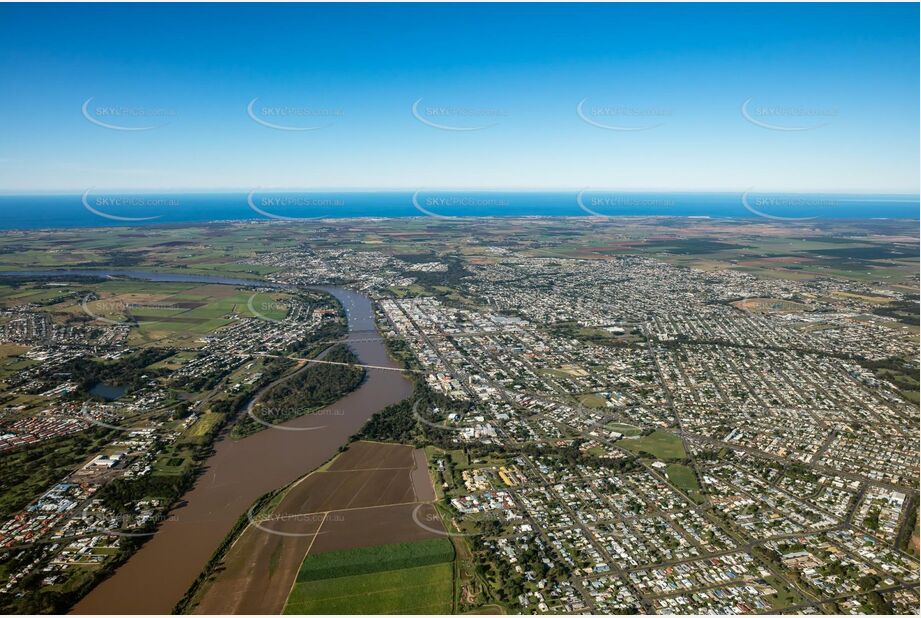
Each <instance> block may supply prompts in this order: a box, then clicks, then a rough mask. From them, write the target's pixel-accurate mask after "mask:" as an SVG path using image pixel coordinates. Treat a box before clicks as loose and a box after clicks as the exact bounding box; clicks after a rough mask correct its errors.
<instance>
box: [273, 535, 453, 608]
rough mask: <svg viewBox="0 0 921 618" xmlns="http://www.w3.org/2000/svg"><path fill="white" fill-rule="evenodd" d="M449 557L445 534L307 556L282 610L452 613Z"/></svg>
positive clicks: (451, 563) (449, 545)
mask: <svg viewBox="0 0 921 618" xmlns="http://www.w3.org/2000/svg"><path fill="white" fill-rule="evenodd" d="M453 562H454V546H453V544H452V543H451V541H449V540H448V539H446V538H437V539H426V540H424V541H414V542H410V543H395V544H391V545H378V546H374V547H361V548H356V549H347V550H341V551H333V552H327V553H321V554H313V555H308V556H307V558H306V559H305V560H304V563H303V564H302V565H301V570H300V571H299V572H298V575H297V581H296V583H295V585H294V587H293V588H292V589H291V594H290V595H289V597H288V601H287V603H286V605H285V610H284V613H285V614H359V613H363V614H385V613H402V614H407V613H432V614H445V613H451V611H452V608H453V595H454V579H453V578H454V565H453Z"/></svg>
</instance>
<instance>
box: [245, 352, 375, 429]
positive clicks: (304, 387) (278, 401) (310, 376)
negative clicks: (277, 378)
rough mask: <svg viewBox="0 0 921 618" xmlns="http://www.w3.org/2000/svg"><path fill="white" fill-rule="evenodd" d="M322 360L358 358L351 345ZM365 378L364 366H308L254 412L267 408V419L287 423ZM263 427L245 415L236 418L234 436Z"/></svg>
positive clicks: (268, 395)
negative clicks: (350, 348)
mask: <svg viewBox="0 0 921 618" xmlns="http://www.w3.org/2000/svg"><path fill="white" fill-rule="evenodd" d="M323 360H327V361H331V362H335V363H349V364H350V365H352V364H354V363H357V362H358V357H356V356H355V355H354V354H353V353H352V351H351V350H349V348H348V346H345V345H336V346H335V347H333V348H331V349H330V351H329V352H328V353H327V354H326V356H324V357H323ZM364 378H365V370H364V369H363V368H361V367H356V366H346V365H328V364H325V363H323V364H315V365H308V366H307V367H306V368H304V369H302V370H301V371H300V372H298V373H297V374H295V375H293V376H292V377H291V378H289V379H287V380H285V381H283V382H280V383H279V384H277V385H276V386H274V387H273V388H272V389H271V390H270V391H268V392H267V393H266V394H265V395H264V396H263V399H262V401H261V402H260V404H259V406H258V407H257V408H256V410H255V414H256V415H257V416H260V412H261V411H268V412H270V413H269V414H264V415H261V416H264V420H265V421H266V422H268V423H272V424H278V423H284V422H285V421H289V420H291V419H292V418H297V417H298V416H303V415H304V414H309V413H310V412H314V411H316V410H318V409H320V408H322V407H324V406H327V405H329V404H331V403H333V402H335V401H336V400H338V399H339V398H341V397H342V396H343V395H346V394H347V393H350V392H352V391H353V390H355V389H356V388H358V386H359V385H360V384H361V383H362V381H363V380H364ZM264 428H265V425H263V424H262V423H258V422H256V421H255V420H254V419H253V418H252V417H250V416H249V415H246V416H241V417H240V419H239V420H238V421H237V424H236V426H235V427H234V431H233V433H234V436H235V437H243V436H247V435H249V434H252V433H255V432H257V431H260V430H262V429H264Z"/></svg>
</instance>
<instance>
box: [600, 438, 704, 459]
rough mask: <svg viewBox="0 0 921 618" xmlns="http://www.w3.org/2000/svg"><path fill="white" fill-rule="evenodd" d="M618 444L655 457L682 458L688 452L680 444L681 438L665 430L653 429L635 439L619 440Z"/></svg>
mask: <svg viewBox="0 0 921 618" xmlns="http://www.w3.org/2000/svg"><path fill="white" fill-rule="evenodd" d="M617 445H618V446H622V447H623V448H625V449H627V450H630V451H633V452H634V453H637V454H640V455H642V454H648V455H651V456H652V457H655V458H656V459H666V460H667V459H684V458H685V457H687V456H688V454H687V453H686V452H685V450H684V445H683V444H681V438H679V437H678V436H676V435H675V434H672V433H668V432H667V431H654V432H652V433H651V434H649V435H648V436H643V437H642V438H636V439H635V440H620V441H618V442H617Z"/></svg>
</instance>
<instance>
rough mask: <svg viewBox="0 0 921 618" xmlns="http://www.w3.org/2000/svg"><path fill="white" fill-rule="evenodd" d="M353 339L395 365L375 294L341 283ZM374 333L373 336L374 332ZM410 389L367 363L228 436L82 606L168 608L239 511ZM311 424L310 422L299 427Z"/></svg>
mask: <svg viewBox="0 0 921 618" xmlns="http://www.w3.org/2000/svg"><path fill="white" fill-rule="evenodd" d="M323 289H324V290H326V291H327V292H329V293H330V294H332V295H333V296H335V297H336V298H338V299H339V301H340V302H341V303H342V305H343V307H344V308H345V310H346V314H347V315H348V320H349V339H350V340H351V341H350V343H349V345H350V347H351V348H352V350H353V351H354V352H355V354H356V355H357V356H358V357H359V359H361V362H362V363H364V364H368V365H381V366H389V367H397V366H398V365H397V364H396V363H394V361H393V360H391V359H390V357H389V356H388V355H387V351H386V349H385V348H384V345H383V343H382V342H381V341H380V340H378V339H374V338H375V337H378V336H379V335H378V333H377V329H376V327H375V324H374V315H373V310H372V307H371V302H370V300H369V299H368V298H367V297H366V296H364V295H363V294H359V293H357V292H353V291H350V290H345V289H341V288H323ZM369 339H370V340H369ZM411 391H412V387H411V384H410V382H409V381H408V380H407V379H406V378H405V377H404V376H403V374H402V373H400V372H397V371H386V370H379V369H368V370H367V378H366V379H365V381H364V382H363V383H362V384H361V386H360V387H359V388H358V389H357V390H355V391H353V392H352V393H350V394H349V395H346V396H345V397H343V398H342V399H340V400H339V401H337V402H336V403H334V404H332V405H331V406H329V407H328V408H324V409H323V410H321V411H319V412H318V413H315V414H311V415H307V416H303V417H300V418H297V419H294V420H292V421H289V422H287V423H285V424H284V425H283V426H282V427H284V428H286V429H287V430H285V429H278V428H267V429H265V430H263V431H260V432H258V433H256V434H253V435H251V436H248V437H247V438H244V439H242V440H231V439H229V438H227V437H223V438H222V439H220V440H219V441H218V442H217V443H216V444H215V453H214V454H213V455H212V456H211V457H210V458H209V459H208V460H207V462H206V463H205V469H204V472H203V473H202V475H201V476H200V477H199V478H198V480H197V482H196V483H195V485H194V487H193V488H192V489H191V490H190V491H189V492H188V493H187V494H186V495H185V496H183V499H182V501H181V502H180V506H179V507H177V508H176V509H174V510H173V511H172V513H171V517H169V518H168V520H167V521H165V522H164V523H163V524H162V526H161V527H160V529H159V530H158V531H157V533H156V534H155V535H154V536H153V538H151V539H150V540H149V541H147V543H145V544H144V546H143V547H141V549H140V550H138V551H137V552H136V553H135V554H134V555H133V556H131V558H130V559H129V560H128V561H127V562H126V563H125V564H123V565H122V566H121V567H120V568H119V569H118V570H117V571H116V572H115V573H114V574H113V575H112V576H111V577H110V578H108V579H106V580H105V581H103V582H102V583H101V584H99V585H98V586H96V588H94V589H93V590H92V591H91V592H90V593H89V594H88V595H87V596H86V597H84V598H83V600H81V601H80V602H79V603H78V604H77V605H76V607H75V608H74V610H73V612H74V613H77V614H168V613H170V611H171V610H172V609H173V607H174V606H175V605H176V603H177V602H178V601H179V599H180V598H182V596H183V595H184V594H185V592H186V590H188V588H189V586H191V584H192V582H194V581H195V578H196V577H198V575H199V573H200V572H201V571H202V569H203V568H204V566H205V564H206V563H207V562H208V560H209V559H210V558H211V555H212V554H213V553H214V551H215V549H217V547H218V545H220V543H221V541H222V540H223V539H224V537H225V536H226V534H227V533H228V532H229V531H230V529H231V528H232V527H233V525H234V523H236V521H237V519H238V518H239V517H240V516H241V515H242V514H243V513H244V512H245V511H246V509H248V508H249V507H250V506H251V505H252V503H253V501H254V500H256V498H258V497H259V496H261V495H263V494H265V493H267V492H269V491H272V490H273V489H277V488H279V487H282V486H284V485H287V484H288V483H291V482H292V481H294V480H296V479H297V478H299V477H301V476H303V475H304V474H306V473H307V472H310V471H311V470H313V469H314V468H316V467H318V466H319V465H321V464H322V463H324V462H325V461H326V460H327V459H329V458H330V457H332V456H333V455H334V454H335V453H336V451H337V450H338V448H339V447H340V446H342V445H344V444H346V443H347V442H348V439H349V437H350V436H352V435H353V434H354V433H355V432H357V431H358V429H359V428H360V427H361V426H362V425H363V424H364V422H365V421H366V420H368V418H370V417H371V415H372V414H374V413H375V412H377V411H378V410H381V409H382V408H384V407H386V406H388V405H390V404H392V403H396V402H398V401H401V400H403V399H405V398H406V397H408V396H409V395H410V393H411ZM302 428H312V429H310V430H300V431H299V430H298V429H302Z"/></svg>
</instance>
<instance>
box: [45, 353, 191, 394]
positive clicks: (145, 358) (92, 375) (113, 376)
mask: <svg viewBox="0 0 921 618" xmlns="http://www.w3.org/2000/svg"><path fill="white" fill-rule="evenodd" d="M175 353H176V350H174V349H172V348H144V349H143V350H139V351H138V352H136V353H134V354H131V355H128V356H125V357H123V358H120V359H118V360H116V361H111V362H99V361H87V360H86V359H75V360H72V361H70V362H68V363H65V364H64V365H63V366H62V367H61V372H63V373H66V374H69V375H70V376H71V378H72V379H73V380H74V381H76V382H77V384H78V385H79V388H80V391H81V392H82V394H84V395H85V394H86V393H88V392H89V390H90V389H91V388H92V387H93V386H95V385H96V384H98V383H99V382H106V383H107V384H114V385H118V386H126V387H128V388H129V389H131V388H135V387H137V386H139V385H140V383H141V380H142V376H144V375H146V376H148V377H149V376H160V375H165V374H166V373H167V371H166V370H165V369H148V368H147V366H148V365H152V364H153V363H156V362H159V361H161V360H163V359H164V358H169V357H170V356H172V355H173V354H175Z"/></svg>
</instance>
